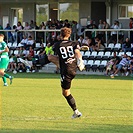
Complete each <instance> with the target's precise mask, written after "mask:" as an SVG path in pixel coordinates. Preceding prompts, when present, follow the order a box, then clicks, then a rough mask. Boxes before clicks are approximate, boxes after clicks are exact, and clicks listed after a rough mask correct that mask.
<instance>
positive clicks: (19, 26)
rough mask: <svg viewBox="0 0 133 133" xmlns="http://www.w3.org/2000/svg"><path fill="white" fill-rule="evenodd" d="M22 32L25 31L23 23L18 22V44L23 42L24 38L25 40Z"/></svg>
mask: <svg viewBox="0 0 133 133" xmlns="http://www.w3.org/2000/svg"><path fill="white" fill-rule="evenodd" d="M20 30H23V26H22V24H21V22H20V21H18V23H17V27H16V32H17V42H18V43H19V42H20V41H21V40H22V38H23V33H22V31H20Z"/></svg>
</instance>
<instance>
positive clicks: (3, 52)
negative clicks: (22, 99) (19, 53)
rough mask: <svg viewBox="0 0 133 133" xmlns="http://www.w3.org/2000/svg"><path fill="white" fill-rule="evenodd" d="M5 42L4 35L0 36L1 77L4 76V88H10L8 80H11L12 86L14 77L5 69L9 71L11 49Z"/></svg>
mask: <svg viewBox="0 0 133 133" xmlns="http://www.w3.org/2000/svg"><path fill="white" fill-rule="evenodd" d="M3 40H4V35H3V34H0V75H2V79H3V82H4V86H8V84H7V81H6V78H9V79H10V84H12V80H13V77H12V76H10V75H8V74H6V73H5V69H7V67H8V63H9V56H8V52H9V49H8V47H7V45H6V43H5V42H4V41H3Z"/></svg>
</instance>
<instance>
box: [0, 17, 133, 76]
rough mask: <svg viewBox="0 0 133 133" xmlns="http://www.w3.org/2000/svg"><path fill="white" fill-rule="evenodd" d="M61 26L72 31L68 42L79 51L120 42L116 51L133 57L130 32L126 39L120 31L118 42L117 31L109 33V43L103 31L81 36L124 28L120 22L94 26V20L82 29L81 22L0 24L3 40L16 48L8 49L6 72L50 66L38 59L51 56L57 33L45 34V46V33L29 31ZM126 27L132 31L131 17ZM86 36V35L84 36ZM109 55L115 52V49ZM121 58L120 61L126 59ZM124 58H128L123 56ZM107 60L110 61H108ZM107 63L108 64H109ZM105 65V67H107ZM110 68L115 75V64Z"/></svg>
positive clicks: (132, 41)
mask: <svg viewBox="0 0 133 133" xmlns="http://www.w3.org/2000/svg"><path fill="white" fill-rule="evenodd" d="M62 27H68V28H71V29H72V34H71V37H70V39H71V40H76V41H78V42H79V44H80V47H81V50H83V51H84V53H85V52H86V51H90V52H93V51H96V52H99V51H104V52H106V51H107V46H108V44H109V43H112V44H114V45H115V44H116V43H117V42H119V43H120V44H121V47H120V49H119V51H118V50H117V52H122V51H123V52H124V55H126V52H131V55H133V32H130V36H125V35H124V33H123V32H119V37H118V39H119V40H117V32H116V31H112V32H108V43H107V44H106V43H105V32H104V31H98V32H96V31H95V30H94V31H93V32H92V31H87V32H86V33H85V34H84V31H85V29H122V28H123V25H122V23H120V22H119V21H117V20H116V21H114V23H113V25H109V24H108V23H107V22H106V21H105V20H99V24H97V25H96V24H95V21H93V20H91V21H90V23H89V24H88V25H87V26H86V27H82V26H81V24H80V23H78V22H76V21H71V22H70V21H69V20H67V19H66V20H64V21H59V20H52V21H47V22H46V23H44V22H42V23H41V24H40V25H37V23H36V22H35V21H33V20H31V21H30V22H26V23H25V25H24V26H23V25H22V24H21V22H18V23H17V25H13V27H11V26H10V24H9V23H8V24H7V26H6V27H5V28H3V27H2V26H1V25H0V30H2V29H3V31H0V33H3V34H5V35H6V38H5V41H8V42H11V43H12V44H13V43H17V46H16V47H15V48H14V49H10V64H9V67H8V71H14V70H15V71H19V72H23V71H27V70H28V71H29V69H30V71H32V72H35V70H36V64H37V63H39V60H40V64H41V65H42V66H43V65H45V64H47V63H49V61H48V60H46V59H45V60H46V61H44V62H42V60H41V59H44V58H45V55H47V54H54V44H55V43H56V42H57V41H60V40H61V38H60V32H54V31H53V32H47V33H46V44H44V43H43V42H44V41H45V40H44V39H45V38H44V34H45V33H44V32H39V31H38V32H36V34H35V33H34V32H32V31H30V30H32V29H36V30H42V31H43V30H45V29H52V30H54V29H61V28H62ZM129 28H130V29H133V18H130V21H129ZM4 30H14V31H13V32H12V31H8V35H7V34H6V33H5V32H4ZM84 35H85V36H84ZM37 44H39V47H37ZM46 47H47V48H48V49H47V51H46V50H45V49H46ZM111 52H116V51H115V50H114V49H113V50H112V51H111ZM124 55H123V58H125V56H124ZM126 56H127V55H126ZM128 57H129V56H127V59H128V60H130V61H129V62H128V63H127V64H126V66H128V67H126V68H127V69H125V68H123V67H122V68H121V69H124V71H125V75H127V72H128V73H129V72H130V73H131V74H132V57H130V59H129V58H128ZM19 58H22V59H24V60H26V61H30V62H32V63H31V64H32V65H31V66H32V67H30V68H29V67H27V66H26V65H25V64H24V63H22V62H20V60H19ZM123 58H120V59H119V61H118V62H117V64H118V63H120V61H121V60H122V59H123ZM108 61H110V60H108ZM108 63H109V62H108ZM107 65H108V64H107ZM112 66H113V67H111V70H112V71H113V72H112V73H115V71H116V70H117V65H116V63H114V64H113V65H112ZM129 68H130V69H129ZM107 71H108V70H106V75H108V72H107ZM117 73H118V72H116V73H115V74H114V75H117Z"/></svg>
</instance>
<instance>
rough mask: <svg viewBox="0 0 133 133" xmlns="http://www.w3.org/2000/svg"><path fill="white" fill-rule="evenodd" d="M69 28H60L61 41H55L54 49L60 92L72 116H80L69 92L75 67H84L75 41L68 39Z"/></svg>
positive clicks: (80, 68)
mask: <svg viewBox="0 0 133 133" xmlns="http://www.w3.org/2000/svg"><path fill="white" fill-rule="evenodd" d="M70 35H71V29H70V28H66V27H64V28H62V29H61V37H62V39H63V40H62V41H61V42H59V43H56V45H55V51H56V53H57V55H58V57H59V63H60V74H61V87H62V94H63V96H64V97H65V98H66V100H67V102H68V104H69V105H70V107H71V108H72V110H73V111H74V114H73V115H72V118H77V117H80V116H81V115H82V114H81V112H79V111H78V109H77V107H76V102H75V99H74V98H73V96H72V95H71V93H70V87H71V81H72V79H73V78H74V77H75V75H76V70H77V67H78V68H79V70H80V71H82V70H83V69H84V63H83V60H82V55H81V53H80V50H79V45H78V43H77V42H73V41H69V37H70Z"/></svg>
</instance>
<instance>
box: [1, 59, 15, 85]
mask: <svg viewBox="0 0 133 133" xmlns="http://www.w3.org/2000/svg"><path fill="white" fill-rule="evenodd" d="M8 63H9V59H6V58H2V59H1V62H0V75H2V76H3V77H4V78H3V81H4V80H5V78H9V79H10V84H12V80H13V76H10V75H8V74H7V73H5V72H4V71H5V69H7V67H8Z"/></svg>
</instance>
